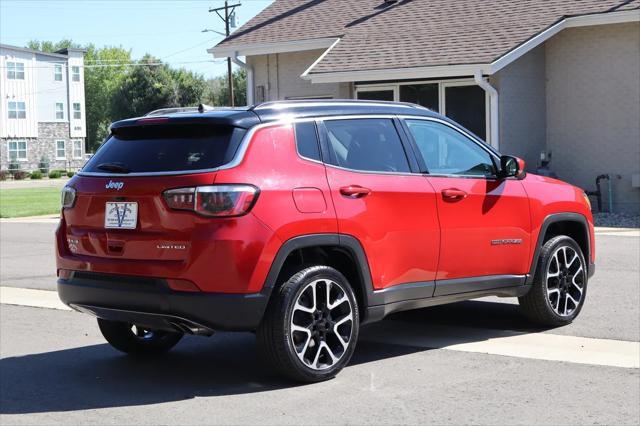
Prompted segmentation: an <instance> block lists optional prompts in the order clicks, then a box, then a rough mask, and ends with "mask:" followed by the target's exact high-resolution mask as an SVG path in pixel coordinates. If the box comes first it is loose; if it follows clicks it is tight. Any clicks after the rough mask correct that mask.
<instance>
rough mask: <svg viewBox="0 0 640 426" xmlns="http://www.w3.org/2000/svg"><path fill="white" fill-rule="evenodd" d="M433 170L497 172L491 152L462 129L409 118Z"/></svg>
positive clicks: (412, 129)
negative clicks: (461, 130)
mask: <svg viewBox="0 0 640 426" xmlns="http://www.w3.org/2000/svg"><path fill="white" fill-rule="evenodd" d="M406 123H407V126H408V127H409V130H410V131H411V134H412V135H413V138H414V140H415V141H416V145H418V151H420V154H421V155H422V158H423V160H424V162H425V164H426V165H427V169H428V171H429V173H431V174H444V175H466V176H469V175H470V176H486V177H490V176H494V175H495V168H494V165H493V161H492V160H491V155H490V154H489V153H488V152H487V151H485V150H484V149H482V148H481V147H480V146H478V144H476V143H475V142H474V141H472V140H471V139H469V138H468V137H466V136H465V135H463V134H462V133H460V132H458V131H456V130H454V129H452V128H451V127H449V126H446V125H444V124H441V123H437V122H434V121H425V120H406Z"/></svg>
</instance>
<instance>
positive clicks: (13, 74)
mask: <svg viewBox="0 0 640 426" xmlns="http://www.w3.org/2000/svg"><path fill="white" fill-rule="evenodd" d="M7 78H8V79H9V80H24V64H23V63H22V62H7Z"/></svg>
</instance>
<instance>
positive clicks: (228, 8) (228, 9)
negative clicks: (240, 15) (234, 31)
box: [209, 0, 240, 107]
mask: <svg viewBox="0 0 640 426" xmlns="http://www.w3.org/2000/svg"><path fill="white" fill-rule="evenodd" d="M238 6H240V3H236V4H232V5H229V2H228V0H225V1H224V7H216V8H213V9H209V12H215V13H216V15H218V16H219V17H220V19H222V20H223V21H224V27H225V34H226V37H229V34H230V31H229V27H230V26H229V21H230V20H231V16H232V14H233V12H234V10H235V8H236V7H238ZM221 10H224V16H223V15H221V14H220V11H221ZM227 73H228V77H229V103H230V104H231V106H232V107H233V106H235V100H234V99H233V98H234V96H233V73H232V72H231V58H227Z"/></svg>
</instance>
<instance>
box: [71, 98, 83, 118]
mask: <svg viewBox="0 0 640 426" xmlns="http://www.w3.org/2000/svg"><path fill="white" fill-rule="evenodd" d="M73 118H74V119H75V120H80V119H81V118H82V111H81V109H80V103H79V102H74V103H73Z"/></svg>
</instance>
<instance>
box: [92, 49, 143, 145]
mask: <svg viewBox="0 0 640 426" xmlns="http://www.w3.org/2000/svg"><path fill="white" fill-rule="evenodd" d="M85 61H86V63H87V64H89V65H91V67H89V68H86V69H85V75H84V88H85V94H86V95H85V96H86V111H87V147H88V148H89V150H91V151H95V150H96V149H97V148H98V147H99V146H100V144H101V143H102V141H104V139H105V138H106V137H107V135H108V133H109V125H110V124H111V122H112V121H113V119H112V114H111V99H113V96H114V93H115V91H116V89H117V88H118V87H119V86H120V85H121V84H122V82H123V80H124V79H125V77H126V76H127V71H128V66H127V65H124V64H128V63H130V62H131V51H129V50H125V49H123V48H122V47H103V48H100V49H97V48H96V47H95V46H93V45H89V46H87V54H86V56H85Z"/></svg>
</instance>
